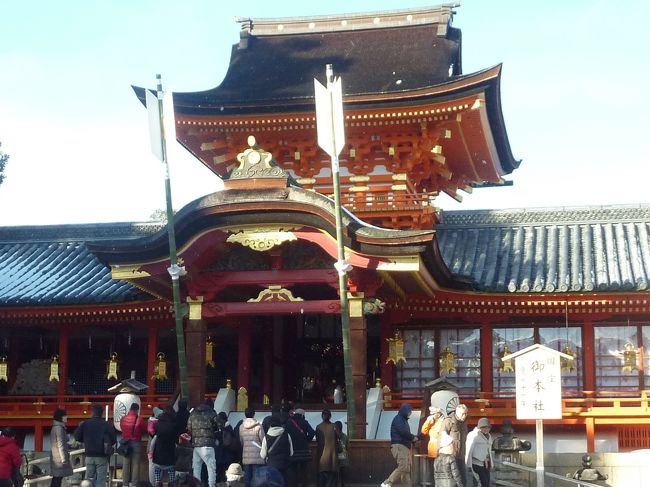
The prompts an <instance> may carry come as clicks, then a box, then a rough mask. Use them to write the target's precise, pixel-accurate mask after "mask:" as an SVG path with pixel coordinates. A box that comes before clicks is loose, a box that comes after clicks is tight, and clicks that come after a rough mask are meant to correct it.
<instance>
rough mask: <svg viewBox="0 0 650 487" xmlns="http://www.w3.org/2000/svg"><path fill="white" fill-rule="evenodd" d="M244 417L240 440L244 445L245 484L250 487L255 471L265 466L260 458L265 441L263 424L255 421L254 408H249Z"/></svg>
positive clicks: (240, 429)
mask: <svg viewBox="0 0 650 487" xmlns="http://www.w3.org/2000/svg"><path fill="white" fill-rule="evenodd" d="M244 416H245V418H244V421H242V424H241V426H240V427H239V440H240V441H241V444H242V463H243V466H244V483H245V484H246V487H250V486H251V482H252V481H253V474H254V472H255V469H256V468H257V467H258V466H260V465H264V459H263V458H262V457H261V456H260V450H261V448H262V442H263V441H264V430H263V429H262V425H261V423H260V422H259V421H257V420H256V419H255V410H254V409H253V408H247V409H246V411H244Z"/></svg>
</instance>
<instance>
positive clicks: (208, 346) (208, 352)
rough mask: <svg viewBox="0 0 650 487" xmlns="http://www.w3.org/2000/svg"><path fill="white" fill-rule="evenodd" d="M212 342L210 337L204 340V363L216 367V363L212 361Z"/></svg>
mask: <svg viewBox="0 0 650 487" xmlns="http://www.w3.org/2000/svg"><path fill="white" fill-rule="evenodd" d="M213 354H214V342H213V341H212V337H208V339H207V340H206V341H205V365H209V366H210V367H212V368H215V367H216V364H215V363H214V358H213Z"/></svg>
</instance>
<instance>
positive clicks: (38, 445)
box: [34, 423, 43, 451]
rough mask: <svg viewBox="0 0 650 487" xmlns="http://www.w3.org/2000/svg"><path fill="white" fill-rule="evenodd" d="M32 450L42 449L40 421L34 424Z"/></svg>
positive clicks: (41, 426)
mask: <svg viewBox="0 0 650 487" xmlns="http://www.w3.org/2000/svg"><path fill="white" fill-rule="evenodd" d="M34 450H35V451H43V425H42V424H41V423H37V424H36V425H35V426H34Z"/></svg>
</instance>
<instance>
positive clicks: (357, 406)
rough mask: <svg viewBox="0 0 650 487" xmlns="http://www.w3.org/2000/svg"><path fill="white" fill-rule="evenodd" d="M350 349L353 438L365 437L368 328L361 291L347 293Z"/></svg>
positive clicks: (361, 438) (360, 438)
mask: <svg viewBox="0 0 650 487" xmlns="http://www.w3.org/2000/svg"><path fill="white" fill-rule="evenodd" d="M348 299H349V301H348V302H349V303H350V350H353V351H354V352H353V353H351V355H352V387H354V398H351V397H348V398H347V400H348V401H350V400H354V412H355V416H356V424H355V438H354V439H359V440H365V438H366V377H367V374H368V370H367V369H368V358H367V355H368V354H367V351H368V329H367V327H366V317H365V316H364V314H363V293H357V294H356V295H353V294H350V295H349V298H348Z"/></svg>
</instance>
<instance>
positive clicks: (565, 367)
mask: <svg viewBox="0 0 650 487" xmlns="http://www.w3.org/2000/svg"><path fill="white" fill-rule="evenodd" d="M562 352H563V353H566V354H567V355H570V356H571V357H573V360H570V359H568V358H564V357H560V369H561V370H562V372H574V371H575V370H576V365H575V364H576V360H575V358H576V353H575V352H574V351H573V349H572V348H571V347H570V346H569V344H568V343H567V344H566V345H565V346H564V350H562Z"/></svg>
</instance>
